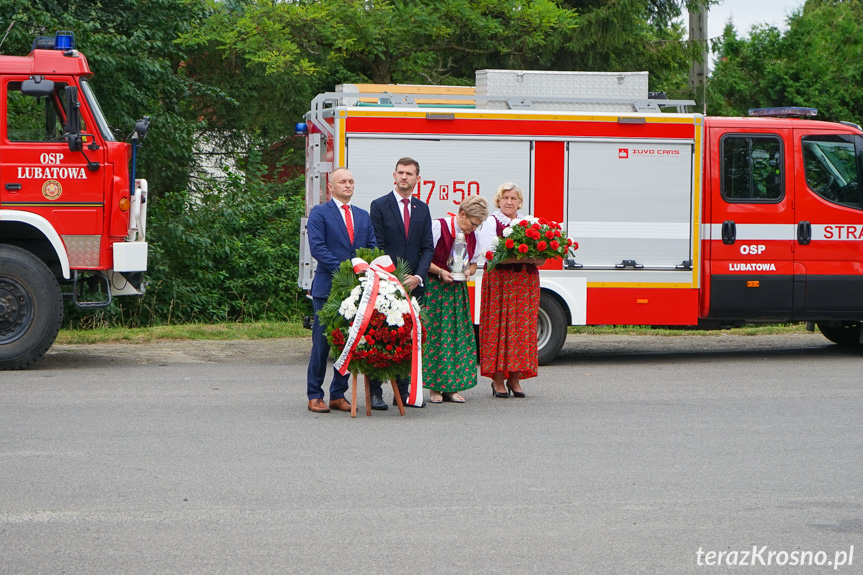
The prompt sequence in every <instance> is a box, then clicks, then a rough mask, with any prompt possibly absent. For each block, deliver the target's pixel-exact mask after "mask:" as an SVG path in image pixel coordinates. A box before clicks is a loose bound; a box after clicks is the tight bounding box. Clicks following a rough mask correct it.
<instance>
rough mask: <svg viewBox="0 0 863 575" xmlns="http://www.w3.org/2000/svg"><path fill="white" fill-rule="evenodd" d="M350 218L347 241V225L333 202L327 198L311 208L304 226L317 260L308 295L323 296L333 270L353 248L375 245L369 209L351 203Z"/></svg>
mask: <svg viewBox="0 0 863 575" xmlns="http://www.w3.org/2000/svg"><path fill="white" fill-rule="evenodd" d="M351 216H352V218H353V221H354V242H353V244H351V241H350V238H349V237H348V229H347V227H345V221H344V220H343V219H342V214H341V213H340V212H339V208H338V206H336V202H334V201H333V200H330V201H329V202H327V203H325V204H321V205H318V206H315V207H313V208H312V211H311V212H309V220H308V222H307V224H306V230H307V232H308V237H309V251H310V252H311V254H312V257H313V258H315V260H317V262H318V267H317V269H316V270H315V278H314V279H313V280H312V297H322V298H326V297H329V295H330V288H332V285H333V271H334V270H336V269H338V267H339V265H341V263H342V262H343V261H345V260H349V259H351V258H353V257H355V256H356V254H357V252H356V249H357V248H376V247H378V244H377V242H375V231H374V228H373V227H372V221H371V218H369V213H368V212H367V211H365V210H363V209H361V208H358V207H356V206H354V205H351Z"/></svg>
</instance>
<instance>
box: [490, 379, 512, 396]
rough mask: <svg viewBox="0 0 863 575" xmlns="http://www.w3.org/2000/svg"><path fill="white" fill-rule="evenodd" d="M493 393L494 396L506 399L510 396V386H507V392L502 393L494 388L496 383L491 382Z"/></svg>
mask: <svg viewBox="0 0 863 575" xmlns="http://www.w3.org/2000/svg"><path fill="white" fill-rule="evenodd" d="M491 395H492V396H493V397H499V398H501V399H506V398H507V397H509V388H507V390H506V393H501V392H499V391H495V390H494V383H492V384H491Z"/></svg>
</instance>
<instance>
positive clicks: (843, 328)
mask: <svg viewBox="0 0 863 575" xmlns="http://www.w3.org/2000/svg"><path fill="white" fill-rule="evenodd" d="M818 329H819V330H820V331H821V333H822V334H823V335H824V337H826V338H827V339H829V340H830V341H832V342H833V343H835V344H838V345H841V346H847V347H851V346H854V345H860V324H859V323H857V322H850V321H847V322H843V323H841V324H839V325H830V324H828V323H821V322H819V323H818Z"/></svg>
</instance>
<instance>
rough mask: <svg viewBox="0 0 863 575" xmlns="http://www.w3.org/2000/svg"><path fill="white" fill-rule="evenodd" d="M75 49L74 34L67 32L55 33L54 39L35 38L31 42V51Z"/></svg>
mask: <svg viewBox="0 0 863 575" xmlns="http://www.w3.org/2000/svg"><path fill="white" fill-rule="evenodd" d="M74 49H75V34H73V33H72V32H70V31H68V30H63V31H60V32H57V33H56V34H55V35H54V37H53V38H52V37H51V36H37V37H36V39H35V40H33V50H62V51H63V52H66V51H68V50H74Z"/></svg>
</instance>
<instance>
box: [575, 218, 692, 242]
mask: <svg viewBox="0 0 863 575" xmlns="http://www.w3.org/2000/svg"><path fill="white" fill-rule="evenodd" d="M567 230H568V233H569V235H570V236H572V237H576V238H659V239H674V240H687V239H689V236H690V224H689V222H573V221H570V222H568V225H567Z"/></svg>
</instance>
